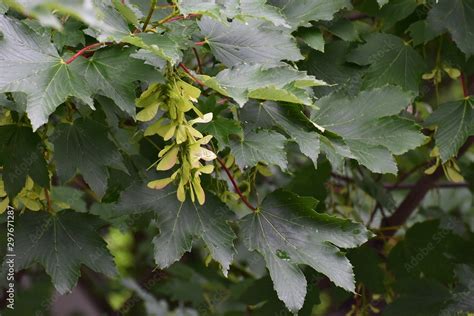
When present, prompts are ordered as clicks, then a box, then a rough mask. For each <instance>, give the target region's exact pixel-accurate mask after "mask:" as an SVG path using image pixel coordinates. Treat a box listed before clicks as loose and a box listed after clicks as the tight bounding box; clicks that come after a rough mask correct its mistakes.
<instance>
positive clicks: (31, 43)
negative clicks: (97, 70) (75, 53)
mask: <svg viewBox="0 0 474 316" xmlns="http://www.w3.org/2000/svg"><path fill="white" fill-rule="evenodd" d="M0 29H1V30H2V34H3V37H2V38H0V92H24V93H26V94H27V96H28V104H27V113H28V117H29V118H30V120H31V124H32V126H33V129H34V130H36V129H37V128H38V127H40V126H41V125H43V124H44V123H46V122H47V121H48V117H49V115H50V114H51V113H53V112H54V110H55V109H56V107H57V106H58V105H60V104H61V103H63V102H64V101H65V100H66V99H67V97H68V96H75V97H78V98H80V99H82V100H83V101H84V102H86V103H88V104H90V105H92V99H91V98H90V93H89V91H88V89H87V87H86V85H85V83H84V80H83V79H82V78H80V77H79V76H78V75H77V74H76V73H75V72H73V71H71V68H70V66H69V65H67V64H66V63H64V61H63V60H62V59H61V58H60V57H59V55H58V52H57V51H56V48H55V47H54V45H53V44H52V43H51V42H50V40H49V39H48V38H46V37H42V36H40V35H38V34H37V33H35V32H34V31H32V30H31V29H29V28H28V27H27V26H25V25H23V24H22V23H21V22H19V21H17V20H14V19H11V18H7V17H5V16H3V15H0Z"/></svg>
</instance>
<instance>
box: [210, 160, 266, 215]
mask: <svg viewBox="0 0 474 316" xmlns="http://www.w3.org/2000/svg"><path fill="white" fill-rule="evenodd" d="M217 161H218V162H219V164H220V165H221V167H222V170H224V172H225V173H226V174H227V177H228V178H229V180H230V182H232V185H233V186H234V190H235V193H237V194H238V195H239V197H240V199H241V200H242V202H244V204H245V205H246V206H247V207H248V208H249V209H251V210H252V211H254V212H255V211H256V210H257V208H256V207H254V206H253V205H252V204H250V202H249V201H248V200H247V198H246V197H245V195H244V194H243V193H242V191H240V188H239V186H238V184H237V182H236V181H235V179H234V176H233V175H232V173H231V172H230V170H229V168H227V167H226V165H225V162H224V161H223V160H222V159H221V158H219V157H217Z"/></svg>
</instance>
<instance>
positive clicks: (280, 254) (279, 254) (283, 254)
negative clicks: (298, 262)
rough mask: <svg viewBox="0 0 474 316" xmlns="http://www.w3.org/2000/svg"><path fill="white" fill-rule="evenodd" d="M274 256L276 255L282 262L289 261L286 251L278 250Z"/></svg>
mask: <svg viewBox="0 0 474 316" xmlns="http://www.w3.org/2000/svg"><path fill="white" fill-rule="evenodd" d="M276 255H277V257H278V258H280V259H282V260H285V261H290V259H291V258H290V256H289V255H288V253H287V252H286V251H283V250H280V249H278V250H277V251H276Z"/></svg>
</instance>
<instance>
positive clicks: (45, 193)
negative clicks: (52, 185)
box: [44, 188, 53, 213]
mask: <svg viewBox="0 0 474 316" xmlns="http://www.w3.org/2000/svg"><path fill="white" fill-rule="evenodd" d="M44 196H45V198H46V205H47V208H48V212H50V213H51V212H52V211H53V206H52V203H51V197H50V196H49V191H48V189H47V188H44Z"/></svg>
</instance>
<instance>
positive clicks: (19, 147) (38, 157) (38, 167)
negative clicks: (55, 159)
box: [0, 125, 49, 198]
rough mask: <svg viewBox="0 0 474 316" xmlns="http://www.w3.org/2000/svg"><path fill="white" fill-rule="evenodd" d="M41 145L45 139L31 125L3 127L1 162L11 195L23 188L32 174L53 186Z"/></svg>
mask: <svg viewBox="0 0 474 316" xmlns="http://www.w3.org/2000/svg"><path fill="white" fill-rule="evenodd" d="M41 144H42V142H41V138H40V137H39V136H38V134H35V133H33V131H32V130H31V128H29V127H24V126H18V125H4V126H0V164H1V165H2V166H3V167H4V169H3V174H2V178H3V181H4V183H5V190H6V192H7V193H8V195H9V197H10V198H13V197H14V196H15V195H17V194H18V193H19V192H20V191H21V189H22V188H23V186H24V185H25V181H26V178H27V177H28V176H30V177H31V178H32V179H33V181H35V182H36V183H37V184H39V185H40V186H43V187H48V186H49V175H48V169H47V165H46V161H45V159H44V154H43V151H42V145H41Z"/></svg>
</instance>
